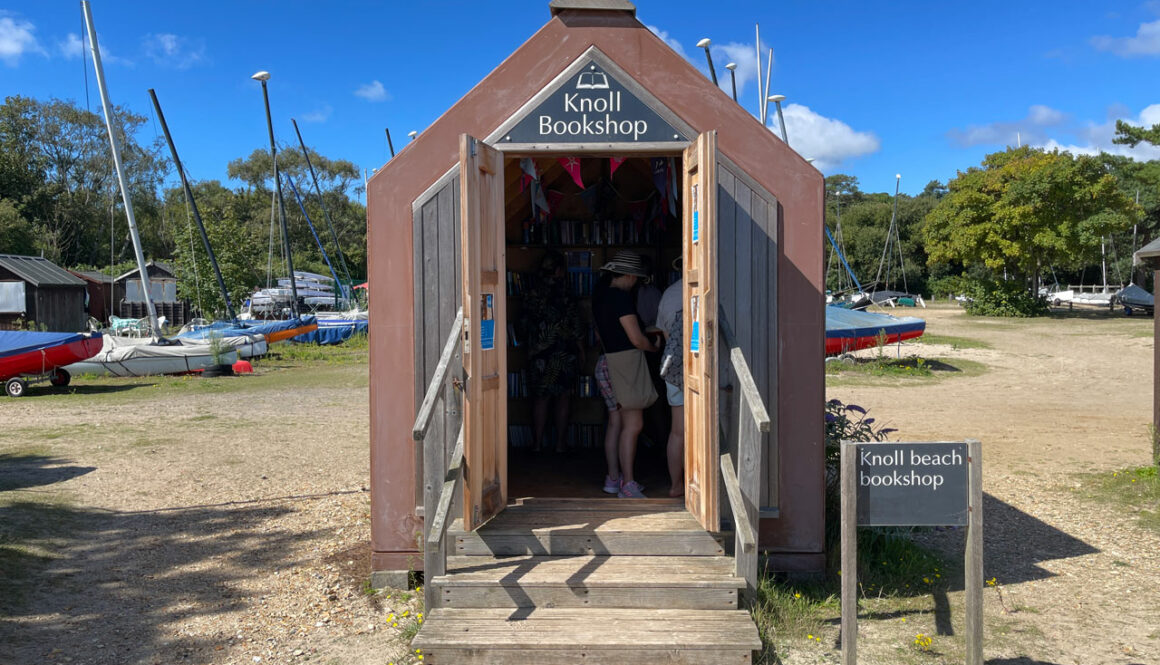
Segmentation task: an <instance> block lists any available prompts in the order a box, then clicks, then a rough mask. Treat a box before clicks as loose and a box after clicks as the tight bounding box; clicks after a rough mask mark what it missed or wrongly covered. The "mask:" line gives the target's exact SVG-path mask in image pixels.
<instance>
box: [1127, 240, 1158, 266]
mask: <svg viewBox="0 0 1160 665" xmlns="http://www.w3.org/2000/svg"><path fill="white" fill-rule="evenodd" d="M1132 263H1134V264H1136V265H1139V264H1141V263H1147V264H1149V265H1156V264H1160V238H1157V239H1155V240H1153V241H1152V242H1150V243H1148V244H1147V245H1144V246H1143V247H1141V248H1140V249H1138V250H1136V253H1135V254H1133V255H1132Z"/></svg>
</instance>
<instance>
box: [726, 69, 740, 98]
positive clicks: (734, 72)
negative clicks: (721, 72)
mask: <svg viewBox="0 0 1160 665" xmlns="http://www.w3.org/2000/svg"><path fill="white" fill-rule="evenodd" d="M725 69H728V70H729V81H730V82H731V83H732V84H733V101H737V63H736V62H731V63H729V64H727V65H725Z"/></svg>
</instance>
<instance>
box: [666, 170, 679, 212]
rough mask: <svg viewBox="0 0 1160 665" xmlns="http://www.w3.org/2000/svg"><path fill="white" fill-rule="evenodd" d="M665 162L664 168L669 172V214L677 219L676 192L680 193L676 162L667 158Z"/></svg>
mask: <svg viewBox="0 0 1160 665" xmlns="http://www.w3.org/2000/svg"><path fill="white" fill-rule="evenodd" d="M665 162H666V163H665V166H666V167H667V168H668V170H669V191H668V195H669V213H670V214H671V215H672V216H673V217H677V216H678V214H679V211H678V209H677V192H679V191H680V185H678V184H677V160H675V159H673V158H672V157H669V158H668V159H667V160H665Z"/></svg>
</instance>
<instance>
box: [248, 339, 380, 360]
mask: <svg viewBox="0 0 1160 665" xmlns="http://www.w3.org/2000/svg"><path fill="white" fill-rule="evenodd" d="M369 340H370V338H369V336H367V335H356V336H354V337H351V338H350V339H348V340H347V341H346V342H344V343H342V344H339V345H336V346H319V345H316V344H293V343H290V342H285V343H282V344H278V345H276V346H275V347H273V348H272V349H271V350H270V354H269V356H268V358H269V359H270V360H273V361H274V362H286V363H302V362H312V363H317V362H320V363H325V364H328V365H352V364H361V363H366V362H367V360H368V358H369V357H370V341H369Z"/></svg>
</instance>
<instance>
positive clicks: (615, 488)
mask: <svg viewBox="0 0 1160 665" xmlns="http://www.w3.org/2000/svg"><path fill="white" fill-rule="evenodd" d="M604 492H605V494H619V493H620V478H616V479H613V478H612V476H604Z"/></svg>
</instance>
